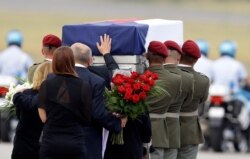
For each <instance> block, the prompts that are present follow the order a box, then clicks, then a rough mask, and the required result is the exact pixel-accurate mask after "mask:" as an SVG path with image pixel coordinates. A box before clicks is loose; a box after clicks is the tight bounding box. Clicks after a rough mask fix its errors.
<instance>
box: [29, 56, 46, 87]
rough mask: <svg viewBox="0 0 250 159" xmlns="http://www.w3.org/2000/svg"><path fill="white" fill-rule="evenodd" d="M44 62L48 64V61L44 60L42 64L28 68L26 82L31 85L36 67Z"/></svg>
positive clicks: (35, 64)
mask: <svg viewBox="0 0 250 159" xmlns="http://www.w3.org/2000/svg"><path fill="white" fill-rule="evenodd" d="M44 62H48V60H44V61H43V62H40V63H34V64H33V65H32V66H30V68H29V70H28V81H29V83H33V76H34V73H35V71H36V69H37V67H38V66H39V65H40V64H42V63H44Z"/></svg>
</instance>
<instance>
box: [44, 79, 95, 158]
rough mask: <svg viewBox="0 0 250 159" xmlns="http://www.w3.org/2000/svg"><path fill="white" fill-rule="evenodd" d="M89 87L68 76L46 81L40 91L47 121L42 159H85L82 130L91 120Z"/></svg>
mask: <svg viewBox="0 0 250 159" xmlns="http://www.w3.org/2000/svg"><path fill="white" fill-rule="evenodd" d="M91 100H92V99H91V90H90V88H89V85H88V84H87V83H85V82H84V81H82V80H80V79H79V78H77V77H74V76H71V75H56V76H55V77H53V78H51V79H47V80H45V81H44V82H43V83H42V85H41V88H40V90H39V107H41V108H44V109H45V110H46V114H47V121H46V123H45V125H44V129H43V138H42V143H41V148H40V158H41V159H78V158H79V159H84V158H86V134H85V133H84V129H83V128H84V127H85V126H87V125H89V124H90V119H91V116H90V114H91V112H90V110H91Z"/></svg>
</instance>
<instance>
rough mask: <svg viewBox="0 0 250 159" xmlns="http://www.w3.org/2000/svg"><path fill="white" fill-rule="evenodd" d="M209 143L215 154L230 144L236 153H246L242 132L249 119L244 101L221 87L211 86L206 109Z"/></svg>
mask: <svg viewBox="0 0 250 159" xmlns="http://www.w3.org/2000/svg"><path fill="white" fill-rule="evenodd" d="M207 115H208V125H209V132H210V133H209V142H210V146H211V147H212V148H213V150H214V151H216V152H223V151H225V150H227V149H228V144H229V143H232V144H233V147H234V149H235V150H236V151H237V152H242V151H244V152H245V151H247V149H248V144H247V142H248V141H247V139H246V136H245V135H244V130H246V129H247V128H248V127H249V123H250V119H249V114H248V110H247V106H246V103H245V101H244V100H242V99H241V98H239V97H237V96H235V95H234V94H233V93H231V91H230V88H228V87H226V86H223V85H211V86H210V89H209V108H208V114H207Z"/></svg>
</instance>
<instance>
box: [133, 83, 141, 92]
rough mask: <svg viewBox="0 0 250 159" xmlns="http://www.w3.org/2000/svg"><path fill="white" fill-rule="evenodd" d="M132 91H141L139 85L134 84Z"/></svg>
mask: <svg viewBox="0 0 250 159" xmlns="http://www.w3.org/2000/svg"><path fill="white" fill-rule="evenodd" d="M133 89H134V90H135V91H137V90H139V89H141V83H139V82H137V83H136V84H134V87H133Z"/></svg>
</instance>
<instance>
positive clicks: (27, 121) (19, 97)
mask: <svg viewBox="0 0 250 159" xmlns="http://www.w3.org/2000/svg"><path fill="white" fill-rule="evenodd" d="M37 93H38V92H37V91H35V90H32V89H28V90H25V91H24V92H23V93H16V94H15V95H14V98H13V103H14V104H15V106H16V114H17V118H18V119H19V122H18V125H17V128H16V134H15V138H14V147H13V151H12V155H11V158H12V159H20V158H32V159H39V138H40V135H41V132H42V128H43V123H42V122H41V120H40V118H39V115H38V111H37V108H38V107H37V105H34V104H33V103H32V99H33V98H34V96H35V95H37Z"/></svg>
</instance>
